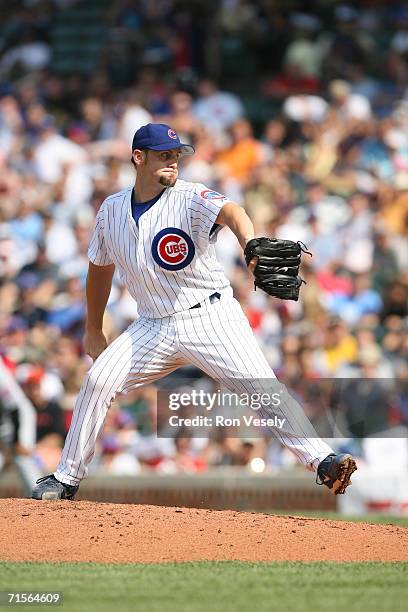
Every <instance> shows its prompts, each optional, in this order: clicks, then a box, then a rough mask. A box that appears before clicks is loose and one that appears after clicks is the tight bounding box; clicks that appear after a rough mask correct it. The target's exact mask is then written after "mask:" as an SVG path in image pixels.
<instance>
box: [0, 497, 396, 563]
mask: <svg viewBox="0 0 408 612" xmlns="http://www.w3.org/2000/svg"><path fill="white" fill-rule="evenodd" d="M0 559H2V560H9V561H99V562H103V563H125V562H127V563H130V562H144V563H151V562H166V561H198V560H203V559H207V560H232V559H237V560H243V561H406V560H408V529H407V528H404V527H396V526H394V525H369V524H366V523H350V522H343V521H326V520H321V519H309V518H302V517H295V516H268V515H265V514H255V513H247V512H235V511H216V510H198V509H194V508H164V507H160V506H134V505H123V504H102V503H94V502H86V501H79V502H68V501H61V502H52V501H48V502H40V501H34V500H31V499H4V500H0Z"/></svg>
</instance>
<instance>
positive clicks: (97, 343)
mask: <svg viewBox="0 0 408 612" xmlns="http://www.w3.org/2000/svg"><path fill="white" fill-rule="evenodd" d="M107 346H108V343H107V341H106V338H105V335H104V333H103V331H102V330H89V329H87V330H86V331H85V335H84V351H85V353H86V354H87V355H89V356H90V357H91V358H92V359H93V360H94V361H95V359H97V358H98V357H99V355H100V354H101V353H103V351H104V350H105V349H106V347H107Z"/></svg>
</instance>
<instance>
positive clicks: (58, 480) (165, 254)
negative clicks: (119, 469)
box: [32, 123, 356, 499]
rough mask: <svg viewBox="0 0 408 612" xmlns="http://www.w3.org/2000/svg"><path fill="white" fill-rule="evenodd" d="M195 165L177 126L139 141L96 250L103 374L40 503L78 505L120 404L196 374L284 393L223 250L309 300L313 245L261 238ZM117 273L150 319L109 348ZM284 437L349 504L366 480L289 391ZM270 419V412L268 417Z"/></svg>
mask: <svg viewBox="0 0 408 612" xmlns="http://www.w3.org/2000/svg"><path fill="white" fill-rule="evenodd" d="M192 153H194V149H193V147H192V146H191V145H187V144H184V143H182V142H180V139H179V137H178V135H177V133H176V132H175V131H174V130H173V129H171V127H169V126H168V125H164V124H152V123H150V124H148V125H145V126H143V127H141V128H140V129H139V130H138V131H137V132H136V133H135V135H134V138H133V143H132V163H133V164H134V166H135V169H136V181H135V184H134V185H133V186H130V187H128V188H126V189H124V190H123V191H120V192H119V193H115V194H113V195H111V196H109V197H108V198H106V200H105V201H104V202H103V203H102V205H101V207H100V210H99V212H98V215H97V218H96V226H95V231H94V234H93V237H92V240H91V243H90V246H89V251H88V256H89V260H90V263H89V271H88V276H87V284H86V299H87V320H86V332H85V337H84V348H85V351H86V353H88V354H89V355H90V356H91V357H92V358H93V359H94V364H93V366H92V367H91V368H90V370H89V372H88V373H87V375H86V377H85V380H84V382H83V385H82V388H81V390H80V393H79V395H78V398H77V401H76V405H75V409H74V414H73V418H72V423H71V427H70V430H69V433H68V436H67V438H66V441H65V446H64V449H63V452H62V456H61V461H60V463H59V465H58V468H57V470H56V472H55V473H54V474H52V475H49V476H45V477H44V478H42V479H39V480H38V481H37V485H36V486H35V488H34V490H33V494H32V496H33V498H34V499H73V498H74V496H75V494H76V492H77V490H78V487H79V484H80V482H81V480H82V479H83V478H84V477H85V476H86V473H87V466H88V464H89V462H90V461H91V459H92V457H93V455H94V452H95V444H96V440H97V438H98V435H99V432H100V430H101V428H102V425H103V423H104V420H105V416H106V413H107V410H108V408H109V406H110V404H111V402H112V401H113V399H114V398H115V396H116V395H117V394H118V393H127V392H129V391H131V390H133V389H136V388H137V387H140V386H142V385H146V384H151V383H153V382H154V381H157V380H158V379H160V378H161V377H163V376H166V375H167V374H169V373H170V372H173V371H174V370H176V369H177V368H180V367H181V366H183V365H186V364H194V365H195V366H196V367H198V368H200V369H201V370H203V371H204V372H205V373H206V374H208V375H209V376H210V377H212V378H214V379H216V380H222V381H224V382H225V384H226V385H227V387H228V388H229V390H230V391H232V392H236V393H242V392H246V393H251V392H252V393H253V392H256V393H257V392H265V390H266V388H265V385H266V387H267V386H268V383H269V385H270V386H271V387H272V385H273V384H275V390H276V384H279V383H278V382H277V380H276V377H275V374H274V372H273V371H272V369H271V368H270V366H269V364H268V362H267V361H266V359H265V357H264V355H263V353H262V351H261V350H260V348H259V346H258V344H257V342H256V340H255V337H254V335H253V333H252V330H251V328H250V325H249V323H248V320H247V319H246V317H245V315H244V313H243V311H242V309H241V307H240V305H239V303H238V302H237V301H236V300H235V299H234V297H233V295H232V288H231V286H230V283H229V281H228V279H227V278H226V276H225V274H224V272H223V269H222V268H221V266H220V265H219V263H218V262H217V259H216V256H215V248H214V243H215V241H216V240H217V235H218V233H219V230H220V229H221V228H222V227H223V226H225V225H226V226H228V227H229V228H230V229H231V230H232V232H233V233H234V234H235V235H236V237H237V239H238V241H239V244H240V245H241V247H242V249H243V250H244V254H245V258H246V262H247V264H248V266H249V269H250V270H251V272H252V273H253V274H254V277H255V285H256V286H258V287H260V288H261V289H263V290H265V291H266V292H267V293H269V294H270V295H274V296H277V297H280V298H282V299H292V300H297V299H298V295H299V289H300V286H301V283H302V281H301V279H300V278H299V276H298V271H299V265H300V260H301V254H302V245H300V244H298V243H294V242H291V241H280V240H273V239H269V238H264V237H262V238H255V237H254V228H253V224H252V222H251V220H250V219H249V217H248V216H247V214H246V213H245V211H244V210H243V209H242V208H241V207H240V206H238V205H237V204H235V203H234V202H232V201H230V200H229V198H228V197H226V196H224V195H222V194H220V193H217V192H215V191H213V190H211V189H208V188H207V187H206V186H205V185H202V184H198V183H190V182H186V181H183V180H180V179H178V162H179V159H180V157H181V156H182V155H189V154H192ZM115 269H117V270H118V271H119V275H120V278H121V280H122V282H123V283H124V285H125V286H126V287H127V289H128V290H129V292H130V294H131V295H132V296H133V298H134V299H135V300H136V301H137V304H138V312H139V315H140V316H139V318H138V319H137V320H136V321H134V322H133V323H132V324H131V325H130V326H129V327H128V328H127V329H126V330H125V331H124V332H123V333H122V334H121V335H120V336H119V337H118V338H116V340H115V341H114V342H112V344H110V345H109V346H108V345H107V341H106V338H105V336H104V334H103V331H102V319H103V314H104V311H105V308H106V304H107V301H108V297H109V294H110V290H111V284H112V277H113V274H114V271H115ZM281 387H282V388H283V389H284V392H283V395H282V396H281V402H280V405H279V407H276V406H274V407H273V412H274V415H276V414H277V413H278V416H279V417H281V418H282V419H283V422H284V426H283V428H282V429H275V430H274V434H275V435H276V436H277V437H278V438H279V439H280V441H281V443H282V444H284V445H285V446H286V447H288V448H289V449H290V450H291V451H292V452H293V453H295V455H296V456H297V458H298V459H299V461H300V462H301V463H302V464H303V465H304V466H306V467H307V468H308V469H310V470H311V471H315V472H316V482H318V484H325V485H326V486H327V487H329V488H330V489H331V490H332V491H333V492H334V493H335V494H339V493H344V491H345V489H346V487H347V486H348V485H349V484H350V476H351V474H352V473H353V472H354V470H355V469H356V463H355V460H354V459H353V457H351V456H350V455H348V454H341V455H336V454H335V453H334V452H333V450H332V449H331V448H330V446H328V444H326V442H324V441H323V440H321V439H320V438H319V437H318V436H317V435H316V432H315V431H314V429H313V428H312V425H311V423H310V422H309V420H308V419H307V417H306V415H305V414H304V411H303V410H302V408H301V407H300V406H299V404H298V403H297V402H296V401H295V400H294V399H293V398H292V397H291V396H290V394H289V393H288V392H287V391H286V389H285V388H284V387H283V386H282V385H281ZM263 411H264V414H263V416H266V417H267V416H268V410H267V409H266V408H263Z"/></svg>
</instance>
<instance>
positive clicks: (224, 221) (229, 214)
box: [216, 202, 255, 249]
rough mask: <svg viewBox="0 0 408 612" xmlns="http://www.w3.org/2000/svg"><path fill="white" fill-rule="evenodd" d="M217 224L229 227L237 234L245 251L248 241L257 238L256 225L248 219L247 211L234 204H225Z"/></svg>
mask: <svg viewBox="0 0 408 612" xmlns="http://www.w3.org/2000/svg"><path fill="white" fill-rule="evenodd" d="M216 223H218V224H219V225H227V226H228V227H229V228H230V230H231V231H232V232H233V233H234V234H235V236H236V237H237V239H238V242H239V244H240V245H241V247H242V248H243V249H245V246H246V243H247V242H248V240H252V238H254V236H255V233H254V225H253V223H252V221H251V219H250V218H249V217H248V215H247V214H246V212H245V210H244V209H243V208H241V206H238V204H235V203H234V202H228V204H224V206H223V207H222V208H221V210H220V212H219V214H218V217H217V219H216Z"/></svg>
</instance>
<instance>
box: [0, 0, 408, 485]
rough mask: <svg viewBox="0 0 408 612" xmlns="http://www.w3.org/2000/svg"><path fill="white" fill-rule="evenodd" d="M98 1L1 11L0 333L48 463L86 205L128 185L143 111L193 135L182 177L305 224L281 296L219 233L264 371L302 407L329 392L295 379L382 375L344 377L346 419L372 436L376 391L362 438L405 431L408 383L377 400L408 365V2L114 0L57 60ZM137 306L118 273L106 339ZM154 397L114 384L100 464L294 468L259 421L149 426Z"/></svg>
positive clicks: (259, 213)
mask: <svg viewBox="0 0 408 612" xmlns="http://www.w3.org/2000/svg"><path fill="white" fill-rule="evenodd" d="M94 4H95V3H94V2H92V1H91V0H25V1H24V0H19V1H16V2H13V3H10V4H7V6H5V5H4V3H2V4H1V7H0V347H1V358H2V360H3V362H4V363H5V364H6V366H7V367H8V369H9V370H10V371H11V372H12V373H13V374H14V375H15V377H16V379H17V381H18V382H19V383H20V385H21V386H22V388H23V390H24V392H25V393H26V395H27V397H28V398H29V400H30V401H31V402H32V404H33V405H34V407H35V409H36V411H37V413H38V425H37V446H36V451H35V452H36V459H37V461H38V464H39V465H40V467H41V469H43V471H44V472H47V471H49V470H52V469H54V467H55V465H56V463H57V461H58V457H59V453H60V449H61V445H62V443H63V439H64V436H65V434H66V431H67V428H68V427H69V422H70V418H71V414H72V409H73V405H74V401H75V397H76V394H77V393H78V390H79V388H80V385H81V382H82V379H83V377H84V374H85V372H86V370H87V369H88V368H89V366H90V363H91V361H90V359H89V358H88V357H87V356H85V355H84V354H83V350H82V345H81V338H82V333H83V327H84V317H85V301H84V284H85V278H86V273H87V265H88V261H87V248H88V243H89V240H90V237H91V235H92V231H93V225H94V219H95V215H96V213H97V211H98V208H99V206H100V204H101V202H102V201H103V199H104V198H105V197H106V196H107V195H108V194H111V193H114V192H115V191H118V190H120V189H122V188H124V187H125V186H127V185H129V184H132V182H133V181H134V171H133V168H132V166H131V164H130V163H129V161H130V143H131V140H132V137H133V134H134V132H135V130H136V129H138V128H139V127H140V126H141V125H143V124H145V123H147V122H149V121H158V122H163V123H168V124H170V125H171V126H172V127H173V128H174V129H175V130H177V131H178V133H179V135H180V138H181V139H182V140H183V141H184V142H191V143H192V144H194V146H195V148H196V154H195V156H193V157H191V158H186V159H185V161H184V162H183V164H184V165H183V166H182V167H181V170H180V178H182V179H185V180H188V181H199V182H202V183H205V184H206V185H207V186H208V187H209V188H211V189H215V190H217V191H220V192H221V193H224V194H226V195H227V196H229V197H230V198H231V199H232V200H234V201H236V202H238V203H239V204H240V205H242V206H244V207H245V209H246V210H247V212H248V214H249V215H250V216H251V218H252V220H253V221H254V224H255V229H256V234H257V235H267V236H275V237H279V238H289V239H292V240H301V241H302V242H304V243H305V244H306V245H307V247H308V250H310V252H311V253H312V254H313V256H312V257H308V256H307V255H304V257H303V261H304V264H303V270H302V276H303V278H304V279H305V280H306V283H307V284H306V285H303V287H302V290H301V299H300V300H299V302H287V301H285V302H283V301H279V300H275V299H271V298H267V297H266V295H265V294H263V293H262V292H259V291H257V292H254V291H253V282H252V280H251V277H250V276H249V274H248V272H247V270H246V267H245V265H244V262H243V257H242V251H241V249H240V247H239V245H238V243H237V241H236V239H235V237H234V236H233V235H232V233H231V232H230V231H229V230H227V229H223V230H222V231H221V233H220V235H219V237H218V242H217V251H218V256H219V258H220V260H221V262H222V263H223V265H224V267H225V270H226V273H227V275H228V277H229V278H230V280H231V284H232V286H233V289H234V293H235V297H236V298H237V299H238V300H239V301H240V303H241V305H242V307H243V309H244V311H245V313H246V315H247V317H248V319H249V321H250V324H251V326H252V328H253V330H254V333H255V335H256V337H257V339H258V341H259V343H260V345H261V346H262V349H263V350H264V352H265V354H266V356H267V358H268V360H269V362H270V364H271V366H272V367H273V368H274V370H275V371H276V373H277V375H278V376H279V377H281V378H282V379H284V380H286V381H287V382H288V383H289V384H292V386H293V385H294V386H295V387H296V392H297V393H298V394H299V397H300V398H301V399H302V397H303V399H304V400H305V401H306V410H307V411H308V414H309V416H310V417H311V419H312V420H314V421H316V422H317V421H319V418H320V417H321V413H320V412H319V411H323V410H324V407H321V404H322V402H313V401H311V400H310V397H309V401H307V400H308V394H307V391H304V389H301V388H298V387H297V383H298V381H299V380H312V381H316V380H319V379H323V378H331V379H333V378H344V379H351V380H363V379H377V380H378V384H377V386H376V387H375V389H374V387H373V386H372V387H370V389H371V391H370V393H372V395H367V393H366V391H365V390H364V389H360V388H359V386H358V384H357V383H353V385H351V391H349V393H348V396H347V397H348V400H347V401H349V403H348V404H347V406H348V407H349V408H348V409H347V406H346V409H345V417H344V418H345V430H346V431H347V432H349V433H350V436H352V435H353V434H354V435H355V436H357V437H358V438H360V437H361V435H364V432H363V434H361V431H359V430H358V428H357V430H353V424H354V423H355V422H356V420H357V421H359V419H360V421H361V419H363V420H367V418H368V417H369V416H370V414H371V413H372V408H373V406H374V405H375V406H376V407H378V406H384V409H383V410H382V411H380V412H381V414H380V415H378V418H375V419H374V421H375V424H374V425H373V427H374V430H373V429H372V430H371V431H370V433H373V432H374V433H375V431H378V430H380V429H383V428H385V427H386V426H387V425H408V392H407V389H406V388H404V385H402V388H401V392H400V393H398V394H396V395H395V394H394V396H393V398H392V401H385V400H384V401H383V398H384V393H385V391H384V388H383V387H384V386H382V385H381V380H387V381H389V380H390V379H391V380H393V379H394V380H404V379H407V378H408V368H407V357H408V9H407V8H405V3H404V2H398V1H395V2H385V1H384V2H381V1H377V2H374V1H372V2H371V1H369V0H367V1H365V2H361V3H353V5H346V4H340V3H338V2H334V1H332V2H323V1H312V2H307V3H305V2H297V1H293V2H291V3H290V7H291V10H288V8H287V6H286V7H285V4H287V3H285V2H279V1H275V2H273V1H269V0H259V1H255V0H220V1H219V2H216V3H214V2H201V1H197V2H194V3H188V2H179V1H177V0H149V1H145V0H120V1H116V2H109V3H103V2H102V3H100V6H104V7H105V9H104V10H103V11H102V17H101V19H102V21H101V23H102V24H103V25H104V27H105V38H104V39H103V45H102V47H101V49H100V50H99V52H98V54H97V56H96V65H95V69H94V70H93V71H92V72H91V73H88V74H87V73H85V72H84V73H82V72H81V69H80V68H78V69H77V70H76V71H75V72H73V73H67V74H64V73H61V71H59V70H58V69H57V68H58V67H57V65H55V63H54V60H55V54H56V50H55V44H56V42H55V41H56V36H53V24H54V23H59V22H61V20H62V21H63V20H64V11H71V13H70V15H72V14H73V13H72V11H75V10H81V9H82V8H83V7H85V8H86V7H88V6H91V5H94ZM357 4H360V7H359V8H357V7H356V5H357ZM58 20H60V21H59V22H58ZM234 53H235V57H236V61H235V62H233V65H231V62H229V59H228V58H230V55H231V54H232V56H234ZM239 54H241V56H242V58H243V59H242V64H240V59H239V58H240V57H241V56H240V55H239ZM244 60H245V61H244ZM240 65H242V75H243V76H242V78H240V76H239V70H240ZM248 66H249V67H248ZM249 94H250V98H251V100H252V103H251V104H250V105H249V104H248V103H247V101H248V99H249ZM254 100H255V104H254V103H253V102H254ZM265 105H267V108H269V109H271V110H270V112H268V114H267V116H265V117H264V116H262V114H261V112H260V111H261V109H262V108H265ZM135 317H137V305H136V304H135V303H134V302H133V300H132V299H131V298H130V296H129V295H128V293H127V291H126V290H125V289H124V288H123V287H122V286H121V284H120V281H119V278H116V277H115V278H114V286H113V290H112V293H111V296H110V299H109V304H108V311H107V314H106V317H105V328H106V331H107V334H108V336H109V338H110V339H111V340H112V339H113V338H115V337H116V336H117V335H119V334H120V333H121V332H122V331H123V330H124V329H125V328H126V326H127V325H128V324H129V323H130V322H131V321H133V320H134V318H135ZM387 385H388V386H387ZM385 388H386V389H388V390H389V382H387V384H386V385H385ZM381 393H382V394H383V395H381ZM345 395H347V394H345ZM325 398H326V400H328V399H330V396H329V395H326V396H325ZM345 401H346V400H345ZM356 405H357V406H358V407H359V409H360V412H359V413H358V414H356V410H355V407H356ZM317 406H318V407H317ZM353 406H354V412H353ZM155 413H156V390H155V388H153V387H148V388H145V389H141V390H139V391H137V392H134V393H131V394H130V395H128V396H126V397H123V398H118V399H117V400H116V401H115V402H114V404H113V406H112V407H111V409H110V411H109V413H108V417H107V421H106V425H105V428H104V433H103V435H102V437H101V440H100V442H99V447H98V453H97V456H96V459H95V461H94V463H93V466H92V470H93V471H106V472H108V473H114V474H137V473H139V472H140V470H144V469H151V470H156V471H161V472H164V473H172V472H198V471H203V470H206V469H208V467H211V466H217V465H241V466H249V468H251V467H252V468H253V469H255V471H256V470H258V471H262V469H264V468H266V469H280V468H281V467H282V466H284V465H287V464H291V462H292V458H291V457H288V456H287V454H286V452H285V451H283V450H282V449H280V447H279V445H277V443H275V441H274V440H273V439H272V438H271V437H270V436H269V435H267V436H265V437H264V438H257V439H252V438H251V439H239V438H234V437H232V436H229V435H228V431H225V432H219V435H218V437H214V438H211V439H206V438H191V437H190V435H189V433H188V432H186V431H182V432H178V434H177V436H176V438H175V440H173V439H165V438H163V439H159V438H157V437H156V436H155V427H156V416H155ZM375 427H376V428H377V429H375ZM344 444H346V441H344ZM349 444H351V445H352V446H353V445H354V446H353V448H354V450H355V448H356V447H355V443H354V442H351V443H350V442H349ZM357 452H358V451H357ZM257 459H261V460H262V463H260V462H259V461H258V462H257V461H255V462H254V460H257ZM254 466H255V467H254ZM260 466H261V467H260Z"/></svg>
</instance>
